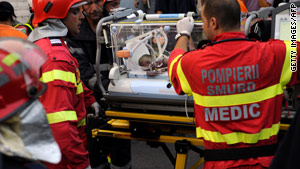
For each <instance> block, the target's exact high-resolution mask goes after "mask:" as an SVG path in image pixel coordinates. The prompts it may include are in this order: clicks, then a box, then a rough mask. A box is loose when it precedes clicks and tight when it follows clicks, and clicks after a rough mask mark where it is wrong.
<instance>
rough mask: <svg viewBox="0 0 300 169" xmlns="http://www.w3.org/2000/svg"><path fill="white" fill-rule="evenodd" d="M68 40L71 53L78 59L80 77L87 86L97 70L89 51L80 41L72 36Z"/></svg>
mask: <svg viewBox="0 0 300 169" xmlns="http://www.w3.org/2000/svg"><path fill="white" fill-rule="evenodd" d="M67 42H68V43H67V44H68V47H69V50H70V53H71V55H72V56H73V57H75V58H76V59H77V61H78V64H79V71H80V78H81V80H82V82H83V83H84V84H85V86H87V87H89V80H90V79H91V78H93V76H94V74H95V73H96V71H95V69H94V67H93V65H92V64H91V63H90V60H89V57H88V55H87V52H86V51H85V49H84V48H83V46H82V44H81V43H80V42H76V41H74V40H72V39H70V38H68V39H67Z"/></svg>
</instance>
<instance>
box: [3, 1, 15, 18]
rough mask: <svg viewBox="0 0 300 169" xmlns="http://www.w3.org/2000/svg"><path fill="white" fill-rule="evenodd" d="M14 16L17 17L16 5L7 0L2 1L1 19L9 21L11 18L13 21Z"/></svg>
mask: <svg viewBox="0 0 300 169" xmlns="http://www.w3.org/2000/svg"><path fill="white" fill-rule="evenodd" d="M13 17H16V15H15V12H14V7H13V6H12V5H11V4H10V3H9V2H6V1H1V2H0V21H8V20H9V19H11V21H13Z"/></svg>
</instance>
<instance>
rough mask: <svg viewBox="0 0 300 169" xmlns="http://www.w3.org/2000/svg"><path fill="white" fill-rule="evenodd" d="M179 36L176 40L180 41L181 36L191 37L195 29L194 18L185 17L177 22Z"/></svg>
mask: <svg viewBox="0 0 300 169" xmlns="http://www.w3.org/2000/svg"><path fill="white" fill-rule="evenodd" d="M176 28H177V35H176V37H175V39H178V38H179V37H180V36H181V35H187V36H191V33H192V31H193V28H194V19H193V17H185V18H183V19H181V20H179V21H178V22H177V25H176Z"/></svg>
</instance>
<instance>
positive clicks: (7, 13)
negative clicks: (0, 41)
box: [0, 1, 27, 39]
mask: <svg viewBox="0 0 300 169" xmlns="http://www.w3.org/2000/svg"><path fill="white" fill-rule="evenodd" d="M15 18H16V15H15V12H14V7H13V6H12V5H11V4H10V3H9V2H7V1H2V2H0V38H1V37H19V38H23V39H26V38H27V36H26V35H25V34H24V33H22V32H20V31H18V30H16V29H15V28H14V27H13V22H14V20H15Z"/></svg>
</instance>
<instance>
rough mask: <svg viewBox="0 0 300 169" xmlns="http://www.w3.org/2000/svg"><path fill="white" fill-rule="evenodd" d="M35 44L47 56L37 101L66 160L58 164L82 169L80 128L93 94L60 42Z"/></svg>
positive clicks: (82, 135) (85, 154) (83, 155)
mask: <svg viewBox="0 0 300 169" xmlns="http://www.w3.org/2000/svg"><path fill="white" fill-rule="evenodd" d="M35 44H37V45H38V46H39V47H40V48H42V49H43V50H44V52H45V53H46V54H47V55H48V57H49V58H48V60H47V62H46V63H45V64H44V65H43V66H42V77H41V81H42V82H44V83H47V85H48V88H47V90H46V92H45V93H44V94H43V95H42V96H41V97H40V101H41V102H42V104H43V106H44V108H45V110H46V112H47V118H48V121H49V124H50V126H51V128H52V131H53V135H54V137H55V139H56V141H57V142H58V144H59V146H60V148H61V150H62V153H63V159H62V161H67V162H61V163H62V164H68V163H70V164H69V165H70V167H71V168H75V167H76V168H78V169H79V168H85V167H87V166H88V165H89V160H88V152H87V151H86V150H85V148H84V144H85V141H86V140H85V133H84V129H83V128H84V127H85V124H86V122H85V121H86V119H85V117H86V108H87V107H89V106H90V105H91V104H92V103H94V102H95V101H96V100H95V98H94V96H93V92H92V91H91V90H89V89H88V88H86V87H85V86H84V84H83V82H82V81H81V80H80V73H79V69H78V63H77V60H76V59H75V58H74V57H72V56H71V54H70V52H69V49H68V47H67V46H66V44H65V43H64V42H63V41H62V40H61V39H58V38H57V39H49V38H44V39H41V40H38V41H36V42H35ZM68 135H69V136H68ZM79 145H80V146H79ZM64 158H66V159H64ZM47 167H49V166H47ZM63 167H64V166H62V168H63ZM50 168H51V167H50ZM53 168H55V166H54V167H53Z"/></svg>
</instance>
